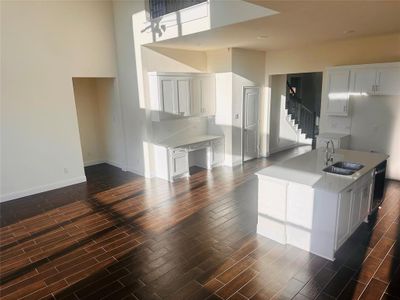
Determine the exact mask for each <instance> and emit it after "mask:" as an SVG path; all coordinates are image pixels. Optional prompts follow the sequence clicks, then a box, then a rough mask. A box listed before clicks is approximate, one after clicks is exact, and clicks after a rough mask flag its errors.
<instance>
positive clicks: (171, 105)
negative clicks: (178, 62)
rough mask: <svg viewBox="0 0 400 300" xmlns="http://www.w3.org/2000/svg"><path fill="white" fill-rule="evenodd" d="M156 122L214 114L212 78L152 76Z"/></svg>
mask: <svg viewBox="0 0 400 300" xmlns="http://www.w3.org/2000/svg"><path fill="white" fill-rule="evenodd" d="M149 88H150V97H151V110H152V119H153V121H160V120H165V119H176V118H181V117H189V116H210V115H214V114H215V76H214V75H212V74H186V73H154V72H152V73H149Z"/></svg>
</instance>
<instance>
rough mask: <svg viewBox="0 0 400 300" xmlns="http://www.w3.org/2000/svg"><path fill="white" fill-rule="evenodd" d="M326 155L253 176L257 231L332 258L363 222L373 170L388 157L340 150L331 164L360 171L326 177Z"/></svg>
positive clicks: (311, 155) (316, 153)
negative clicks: (357, 167)
mask: <svg viewBox="0 0 400 300" xmlns="http://www.w3.org/2000/svg"><path fill="white" fill-rule="evenodd" d="M324 158H325V152H324V151H323V150H322V149H317V150H313V151H310V152H308V153H306V154H303V155H300V156H298V157H295V158H292V159H290V160H287V161H285V162H282V163H278V164H276V165H272V166H270V167H268V168H265V169H263V170H261V171H260V172H258V173H257V176H258V224H257V232H258V233H259V234H261V235H264V236H266V237H268V238H271V239H273V240H275V241H278V242H280V243H282V244H290V245H293V246H296V247H299V248H301V249H304V250H306V251H309V252H312V253H314V254H317V255H319V256H322V257H324V258H327V259H330V260H334V258H335V253H336V251H337V250H338V249H339V247H340V246H342V245H343V243H344V242H345V241H346V240H347V239H348V238H349V237H350V236H351V234H352V233H353V232H354V231H355V230H356V229H357V228H358V226H359V225H360V224H361V223H362V222H363V221H365V220H366V219H367V217H368V214H369V212H370V206H371V201H372V196H373V180H374V177H373V174H374V169H375V167H376V166H377V165H378V164H379V163H380V162H382V161H384V160H386V159H387V155H384V154H378V153H366V152H359V151H351V150H342V149H340V150H338V151H337V153H336V154H335V156H334V163H335V162H338V161H347V162H356V163H360V164H362V165H363V166H364V167H363V168H362V169H360V170H359V171H357V172H355V173H354V174H353V175H351V176H350V175H349V176H343V175H336V174H329V173H325V172H323V171H322V170H323V169H324V168H325V167H326V165H325V160H324Z"/></svg>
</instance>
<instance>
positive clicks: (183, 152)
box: [170, 148, 187, 157]
mask: <svg viewBox="0 0 400 300" xmlns="http://www.w3.org/2000/svg"><path fill="white" fill-rule="evenodd" d="M170 151H171V155H172V157H177V156H182V155H186V153H187V151H186V149H181V148H177V149H172V150H170Z"/></svg>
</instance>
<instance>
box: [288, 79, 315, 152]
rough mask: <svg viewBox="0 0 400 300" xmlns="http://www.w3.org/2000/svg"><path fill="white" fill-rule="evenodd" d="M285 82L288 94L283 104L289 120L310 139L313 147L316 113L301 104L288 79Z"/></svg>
mask: <svg viewBox="0 0 400 300" xmlns="http://www.w3.org/2000/svg"><path fill="white" fill-rule="evenodd" d="M286 84H287V86H288V88H289V91H290V93H289V95H287V96H286V104H285V108H286V110H287V113H288V118H289V122H292V124H293V125H294V126H296V128H297V129H299V130H300V132H301V133H302V134H304V135H305V138H306V139H311V140H312V143H311V144H312V147H313V149H315V145H316V136H317V134H318V126H317V124H316V123H317V122H316V119H317V114H316V112H313V111H311V110H310V109H308V108H307V107H305V106H304V105H303V104H302V101H301V99H300V98H298V97H297V96H296V91H295V90H294V89H293V88H292V87H291V86H290V85H289V81H287V82H286Z"/></svg>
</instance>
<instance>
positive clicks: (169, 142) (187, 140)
mask: <svg viewBox="0 0 400 300" xmlns="http://www.w3.org/2000/svg"><path fill="white" fill-rule="evenodd" d="M221 138H223V136H220V135H197V136H190V137H180V136H174V137H171V138H168V139H165V140H162V141H159V142H154V143H155V144H157V145H160V146H164V147H167V148H179V147H184V146H187V145H191V144H195V143H201V142H207V141H212V140H216V139H221Z"/></svg>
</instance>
